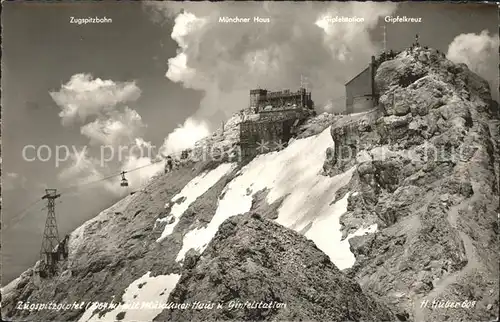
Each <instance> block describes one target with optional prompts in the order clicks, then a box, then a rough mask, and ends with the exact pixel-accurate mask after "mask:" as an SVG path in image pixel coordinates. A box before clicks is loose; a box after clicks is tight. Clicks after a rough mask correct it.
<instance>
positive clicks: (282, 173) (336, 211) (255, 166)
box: [177, 128, 355, 266]
mask: <svg viewBox="0 0 500 322" xmlns="http://www.w3.org/2000/svg"><path fill="white" fill-rule="evenodd" d="M332 145H333V140H332V138H331V136H330V128H327V129H325V130H324V131H323V132H322V133H321V134H318V135H316V136H311V137H308V138H305V139H300V140H294V141H292V142H290V144H289V145H288V147H287V148H286V149H284V150H282V151H277V152H272V153H268V154H264V155H260V156H258V157H256V158H255V159H254V160H252V161H251V162H250V163H249V164H248V165H246V166H245V167H244V168H242V169H241V170H240V171H239V173H238V175H237V176H236V177H235V178H234V179H233V180H232V181H231V182H230V183H229V184H228V185H227V186H226V188H225V190H224V192H223V193H222V195H223V196H224V197H223V198H222V199H220V200H219V204H218V207H217V210H216V213H215V215H214V217H213V218H212V221H211V222H210V223H209V224H208V225H207V226H206V227H205V228H200V229H193V230H191V231H189V232H188V233H187V234H186V235H185V236H184V239H183V242H182V249H181V250H180V251H179V253H178V255H177V261H181V260H183V258H184V256H185V254H186V252H187V251H188V250H189V249H191V248H194V249H196V250H197V251H199V252H202V251H203V250H204V249H205V248H206V247H207V245H208V243H209V242H210V240H211V239H212V238H213V237H214V235H215V233H216V232H217V230H218V228H219V226H220V224H221V223H222V222H224V221H225V220H226V219H228V218H230V217H232V216H235V215H238V214H242V213H245V212H248V211H249V210H250V208H251V205H252V199H253V195H254V194H255V193H256V192H258V191H260V190H262V189H265V188H267V189H269V190H270V191H269V193H268V195H267V202H268V203H269V204H271V203H273V202H275V201H277V200H278V199H280V198H282V197H284V200H283V203H282V205H281V207H280V208H279V209H278V218H277V219H276V221H277V222H278V223H279V224H281V225H283V226H285V227H288V228H291V229H294V230H296V231H301V230H302V229H304V228H306V226H308V225H311V224H312V227H313V229H310V230H309V232H308V233H307V235H306V237H308V238H310V239H312V240H313V241H314V242H315V243H316V244H317V246H318V247H319V248H320V249H321V250H322V251H324V252H325V253H327V254H328V255H329V256H330V258H331V259H332V261H333V262H334V263H335V264H340V265H343V266H346V265H347V264H346V260H345V257H346V256H348V255H345V254H344V253H342V254H341V256H339V255H337V254H336V253H337V251H338V249H339V247H343V246H342V241H341V233H340V224H339V217H340V216H341V215H342V214H343V213H344V212H345V211H346V207H347V197H344V198H343V199H342V200H341V201H339V202H337V203H336V204H332V201H333V199H334V198H335V192H336V191H337V190H338V189H340V188H341V187H342V186H344V185H346V184H347V183H348V182H349V180H350V179H351V177H352V174H353V172H354V170H355V168H354V167H353V168H351V169H349V170H348V171H346V172H344V173H342V174H339V175H337V176H335V177H328V176H323V175H321V173H320V172H321V170H322V167H323V162H324V160H325V151H326V148H327V147H329V146H332ZM347 195H348V194H346V196H347ZM325 222H327V223H328V224H327V225H325ZM330 223H331V224H330ZM345 248H346V247H344V248H343V249H344V252H348V253H350V250H349V247H347V248H346V249H345ZM351 255H352V253H351ZM352 256H354V255H352Z"/></svg>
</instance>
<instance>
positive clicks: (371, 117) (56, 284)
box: [2, 47, 500, 322]
mask: <svg viewBox="0 0 500 322" xmlns="http://www.w3.org/2000/svg"><path fill="white" fill-rule="evenodd" d="M375 82H376V86H377V88H378V90H379V93H380V97H379V100H378V106H377V108H376V109H375V110H371V111H366V112H363V113H358V114H351V115H336V116H331V115H328V114H321V115H318V116H314V117H310V118H309V119H308V120H307V121H305V123H304V124H302V125H301V126H299V127H298V130H297V135H296V136H295V137H294V138H292V139H291V140H290V141H289V142H287V145H286V147H283V148H281V149H277V150H274V151H272V152H269V153H261V154H258V155H257V156H255V157H254V158H252V159H251V160H247V161H245V162H237V161H232V160H226V161H214V160H206V161H199V162H195V163H190V164H189V166H187V165H186V164H185V165H184V166H181V167H179V168H178V169H176V170H174V171H172V172H170V173H167V174H162V175H160V176H158V177H157V178H155V179H154V180H152V181H151V182H150V183H149V184H148V185H147V186H145V187H144V188H143V189H142V190H141V191H140V192H137V193H135V194H133V195H129V196H127V197H125V198H124V199H123V200H121V201H119V202H118V203H117V204H115V205H114V206H112V207H111V208H109V209H106V210H104V211H102V212H101V213H100V214H98V215H97V216H96V217H95V218H93V219H92V220H89V221H88V222H86V223H85V224H83V225H82V226H81V227H79V228H78V229H76V230H75V231H74V232H73V233H72V234H71V237H70V241H69V259H68V261H67V262H63V263H61V265H60V267H59V272H58V274H57V275H56V276H54V277H50V278H37V277H36V276H35V274H33V272H34V270H33V269H30V270H28V271H26V272H25V273H23V274H22V275H21V276H20V277H19V278H18V279H16V280H15V281H14V282H12V283H11V284H9V285H8V286H6V287H5V288H4V289H3V290H2V299H3V302H2V315H3V317H4V319H5V318H6V319H8V320H9V319H12V320H25V321H52V320H55V321H82V322H84V321H117V320H121V321H153V320H154V321H165V320H172V321H184V320H190V319H194V320H206V319H210V320H215V319H217V320H276V319H278V320H281V319H285V320H297V319H299V320H318V321H326V320H328V321H346V320H355V321H358V320H376V321H394V320H401V321H406V320H411V321H414V320H415V321H444V320H453V321H456V320H462V321H479V320H481V321H487V320H491V319H494V318H495V317H496V312H498V299H497V294H498V291H499V288H498V273H499V272H498V260H499V257H498V246H499V245H498V239H497V234H498V224H497V213H498V212H499V208H498V207H499V206H498V205H499V186H498V180H499V179H498V178H499V176H498V164H499V161H500V156H499V150H498V139H499V121H500V117H499V110H498V104H497V103H496V102H494V101H492V100H491V95H490V90H489V87H488V84H487V83H486V82H485V81H484V80H483V79H481V78H480V77H478V76H477V75H475V74H474V73H472V72H471V71H469V69H468V68H467V66H465V65H463V64H460V65H456V64H453V63H452V62H450V61H449V60H447V59H445V58H444V57H443V56H442V55H441V54H440V53H438V52H437V51H436V50H433V49H425V48H421V47H416V48H412V49H411V50H406V51H403V52H401V53H399V54H398V55H397V56H395V57H394V58H393V59H390V60H387V61H385V62H383V63H381V65H380V66H379V67H378V68H377V74H376V77H375ZM239 122H241V121H235V120H234V119H233V120H232V121H231V122H229V124H228V125H230V126H227V127H226V129H225V130H224V131H223V132H221V133H222V134H221V135H222V136H220V137H218V136H217V135H214V136H213V137H212V138H210V139H207V140H210V141H211V142H223V143H222V144H224V145H225V144H229V145H231V146H234V143H235V142H236V141H237V140H238V131H239V130H238V128H237V127H238V124H239ZM207 140H205V141H204V142H200V143H199V146H200V145H206V144H211V143H210V142H208V141H207ZM21 302H22V303H21ZM42 303H55V304H60V303H66V304H68V305H73V306H71V307H69V308H68V309H60V310H51V309H40V308H38V309H36V308H35V307H32V309H31V310H30V309H29V308H30V306H29V305H30V304H39V305H40V304H42ZM82 303H83V304H82ZM446 303H448V304H446ZM23 304H26V305H23ZM80 304H81V305H80ZM439 305H442V306H443V308H440V306H439ZM445 305H448V307H450V305H452V306H453V309H445V308H444V306H445Z"/></svg>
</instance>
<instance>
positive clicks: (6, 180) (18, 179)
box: [2, 172, 28, 191]
mask: <svg viewBox="0 0 500 322" xmlns="http://www.w3.org/2000/svg"><path fill="white" fill-rule="evenodd" d="M27 181H28V179H26V177H25V176H23V175H21V174H19V173H16V172H7V174H5V175H4V176H3V177H2V189H4V190H5V191H9V190H15V189H24V188H25V187H26V183H27Z"/></svg>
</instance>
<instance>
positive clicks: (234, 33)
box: [149, 2, 396, 120]
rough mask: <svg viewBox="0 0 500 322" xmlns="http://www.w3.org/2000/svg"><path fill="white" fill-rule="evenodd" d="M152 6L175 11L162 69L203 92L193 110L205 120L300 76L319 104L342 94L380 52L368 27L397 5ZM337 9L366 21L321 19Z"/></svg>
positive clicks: (286, 85) (297, 80)
mask: <svg viewBox="0 0 500 322" xmlns="http://www.w3.org/2000/svg"><path fill="white" fill-rule="evenodd" d="M149 6H153V7H154V10H155V12H156V13H157V12H164V13H165V16H166V17H167V18H171V17H172V16H173V15H175V20H174V28H173V30H172V34H171V37H172V39H173V40H175V41H176V42H177V43H178V46H179V49H178V53H177V55H176V56H175V57H173V58H171V59H169V61H168V65H169V68H168V71H167V73H166V76H167V77H168V78H169V79H170V80H172V81H174V82H178V83H181V84H182V85H183V86H185V87H187V88H193V89H197V90H201V91H203V92H204V93H205V96H204V98H203V100H202V101H201V103H200V108H199V110H198V111H197V112H196V113H195V115H193V118H195V119H205V120H206V119H209V118H210V117H212V116H213V115H215V114H217V112H218V111H223V112H224V115H225V116H226V118H227V117H228V116H230V115H231V114H233V113H234V112H236V111H237V110H239V109H242V108H245V107H247V106H246V105H247V102H248V91H249V89H251V88H256V87H258V86H260V87H262V88H268V89H271V90H280V89H284V88H290V89H292V90H293V89H297V88H298V87H299V86H300V79H301V75H303V76H305V77H307V79H308V83H309V84H308V87H309V88H310V89H312V92H313V100H315V103H316V105H318V106H322V105H324V104H326V103H327V102H328V100H331V99H336V98H338V97H341V96H343V95H344V83H345V82H346V81H347V80H348V78H349V77H351V76H352V75H356V74H357V73H359V71H360V69H362V68H363V66H365V65H368V63H369V61H370V56H371V55H372V54H374V53H376V52H377V51H378V48H377V46H376V45H375V44H374V43H373V42H372V41H371V39H370V36H369V31H370V30H371V29H373V28H375V27H376V25H377V23H378V21H379V18H380V17H383V16H385V15H389V14H391V13H392V12H394V10H395V9H396V4H392V3H381V4H380V3H373V2H372V3H335V4H330V3H309V2H303V3H289V2H288V3H264V4H260V3H255V2H253V3H234V2H232V3H216V4H214V3H204V4H203V5H199V4H198V3H196V5H194V4H191V3H172V2H169V3H160V2H158V3H154V4H149ZM181 9H184V10H183V11H181ZM180 12H181V13H180ZM335 15H339V16H340V15H343V16H356V17H359V18H363V19H364V23H335V24H327V23H325V19H324V18H325V16H335ZM224 16H228V17H235V16H238V17H254V16H259V17H269V18H270V21H271V22H270V23H253V22H250V23H239V24H234V23H230V24H225V23H220V22H219V21H218V19H219V17H224ZM340 108H342V106H339V109H340Z"/></svg>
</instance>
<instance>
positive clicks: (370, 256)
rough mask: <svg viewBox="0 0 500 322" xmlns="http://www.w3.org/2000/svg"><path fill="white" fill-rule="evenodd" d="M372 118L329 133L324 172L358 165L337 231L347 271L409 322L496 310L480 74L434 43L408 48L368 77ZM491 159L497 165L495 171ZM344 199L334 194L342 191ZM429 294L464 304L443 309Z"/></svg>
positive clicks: (491, 145)
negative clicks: (374, 102) (349, 254)
mask: <svg viewBox="0 0 500 322" xmlns="http://www.w3.org/2000/svg"><path fill="white" fill-rule="evenodd" d="M375 81H376V85H377V87H378V88H379V90H380V106H379V110H380V115H379V117H374V118H372V119H371V120H367V119H366V118H365V120H364V121H359V122H354V123H351V124H347V125H333V126H332V128H331V134H332V138H333V140H334V142H335V148H332V149H329V150H328V151H327V152H326V157H327V160H326V161H325V165H324V170H325V172H326V173H328V174H330V175H335V174H337V173H340V172H343V171H345V169H347V168H350V167H352V166H356V169H357V170H356V174H355V175H354V176H353V179H352V180H351V182H350V183H349V184H348V185H347V186H346V187H344V188H343V189H342V193H344V194H345V193H347V192H348V191H350V192H351V194H350V195H349V199H348V211H347V212H346V213H345V214H344V215H343V216H342V218H341V223H342V224H343V235H344V237H345V236H347V234H348V233H350V232H352V231H355V230H356V229H358V228H359V227H361V226H366V225H370V224H373V223H376V224H377V225H378V227H379V232H377V233H375V234H371V235H365V236H360V237H354V238H352V239H350V240H349V242H350V244H351V250H352V251H353V253H354V254H355V255H356V259H357V261H356V264H355V266H354V267H353V268H352V269H350V270H349V275H350V276H352V277H353V278H355V279H356V280H357V281H359V283H360V284H361V286H362V288H363V289H364V290H370V291H372V292H374V293H375V294H378V295H379V296H381V297H382V298H383V299H385V302H386V303H387V304H391V305H393V306H395V307H399V308H400V309H402V310H405V311H406V312H408V314H409V315H410V316H411V319H412V320H416V321H424V320H425V321H429V320H432V321H441V320H447V319H448V320H453V321H479V320H481V321H486V320H489V319H494V318H495V317H497V313H498V297H497V294H498V290H499V289H498V276H499V271H498V261H499V255H498V246H499V244H498V224H497V214H498V213H499V191H498V163H499V161H500V155H499V151H498V140H499V137H498V124H499V122H498V121H499V114H498V113H499V112H498V104H497V103H496V102H494V101H492V100H491V96H490V91H489V86H488V84H487V82H486V81H484V80H483V79H481V78H480V77H478V76H477V75H475V74H474V73H472V72H471V71H470V70H469V69H468V68H467V66H466V65H464V64H458V65H456V64H454V63H452V62H451V61H449V60H447V59H444V58H443V57H442V56H441V55H439V54H438V53H437V51H435V50H432V49H431V50H427V49H424V48H415V49H413V50H408V51H404V52H402V53H401V54H399V55H398V56H397V57H395V58H394V59H392V60H389V61H386V62H384V63H382V64H381V65H380V67H379V68H378V70H377V74H376V79H375ZM495 166H496V168H495ZM338 197H341V196H338ZM433 300H436V301H438V300H444V301H446V300H448V301H451V302H463V301H469V303H474V307H473V309H472V308H470V307H469V308H460V309H439V308H434V309H433V308H432V307H431V306H432V304H429V307H426V306H425V305H423V304H422V303H427V302H426V301H429V302H430V303H432V301H433Z"/></svg>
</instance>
